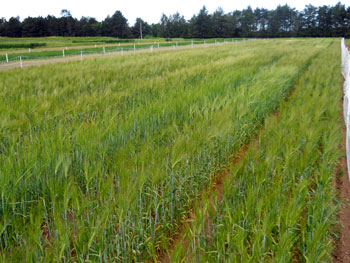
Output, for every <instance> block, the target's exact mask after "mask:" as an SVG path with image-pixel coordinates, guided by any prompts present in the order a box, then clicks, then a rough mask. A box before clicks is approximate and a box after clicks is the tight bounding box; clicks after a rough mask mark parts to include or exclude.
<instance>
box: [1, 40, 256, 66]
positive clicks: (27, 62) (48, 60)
mask: <svg viewBox="0 0 350 263" xmlns="http://www.w3.org/2000/svg"><path fill="white" fill-rule="evenodd" d="M248 41H254V39H249V40H239V41H237V40H233V39H232V41H224V42H219V41H215V42H214V43H207V42H206V41H203V42H202V41H201V43H200V44H198V43H195V42H193V41H192V42H184V43H182V42H179V43H180V44H179V45H178V42H176V43H175V44H174V45H170V46H169V45H167V46H163V47H162V46H160V43H158V44H157V45H149V46H142V47H137V46H136V45H134V47H133V48H123V47H118V48H117V49H115V50H105V48H104V47H102V48H103V49H102V50H100V51H79V52H75V53H73V54H69V55H65V53H64V49H63V50H62V55H61V56H47V57H45V56H43V57H30V58H29V57H28V59H24V58H25V57H21V56H20V57H16V58H13V59H9V58H8V57H7V55H6V60H5V61H0V70H9V69H13V68H24V67H30V66H41V65H45V64H56V63H60V62H71V61H79V60H84V59H89V58H90V59H91V58H103V57H114V56H125V55H133V54H140V53H153V52H159V51H171V50H182V49H189V48H206V47H212V46H216V45H223V44H238V43H243V42H248ZM165 44H167V43H165Z"/></svg>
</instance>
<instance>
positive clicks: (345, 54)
mask: <svg viewBox="0 0 350 263" xmlns="http://www.w3.org/2000/svg"><path fill="white" fill-rule="evenodd" d="M341 65H342V75H343V83H342V84H343V87H342V88H343V94H344V95H343V98H342V101H341V103H343V108H344V110H343V113H342V117H343V119H344V122H345V127H344V129H343V144H342V146H341V149H342V150H344V152H346V156H342V157H341V158H340V160H339V167H338V171H337V173H336V174H335V184H336V188H337V190H338V198H339V199H340V202H341V203H342V204H341V208H340V209H339V212H338V218H339V221H340V225H339V236H338V237H337V238H336V241H335V245H336V248H335V251H334V253H333V262H334V263H344V262H349V260H350V254H349V252H348V251H349V248H350V205H349V195H350V181H349V178H348V176H345V175H349V176H350V172H349V169H348V167H349V166H348V165H349V115H348V114H349V113H348V109H349V97H348V96H349V89H350V79H349V75H350V72H349V71H350V68H349V65H350V53H349V50H348V48H347V46H346V44H345V39H344V38H343V39H342V40H341Z"/></svg>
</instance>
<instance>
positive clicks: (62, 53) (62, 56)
mask: <svg viewBox="0 0 350 263" xmlns="http://www.w3.org/2000/svg"><path fill="white" fill-rule="evenodd" d="M62 57H64V49H63V50H62Z"/></svg>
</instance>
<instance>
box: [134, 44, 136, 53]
mask: <svg viewBox="0 0 350 263" xmlns="http://www.w3.org/2000/svg"><path fill="white" fill-rule="evenodd" d="M134 52H136V45H135V44H134Z"/></svg>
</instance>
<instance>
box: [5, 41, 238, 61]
mask: <svg viewBox="0 0 350 263" xmlns="http://www.w3.org/2000/svg"><path fill="white" fill-rule="evenodd" d="M243 40H245V39H228V40H224V39H206V40H200V39H195V40H193V44H195V45H199V44H201V45H204V44H205V43H207V44H213V43H224V42H225V41H230V42H232V41H235V42H236V41H243ZM115 41H117V42H118V41H121V40H118V39H114V40H109V39H107V40H105V42H98V39H93V40H90V39H87V40H79V41H78V40H73V42H77V43H78V42H79V43H80V44H82V43H83V42H84V45H90V46H91V47H89V48H87V47H84V48H82V47H80V48H75V47H74V46H73V47H70V48H69V49H68V47H67V46H62V49H59V50H57V49H55V50H40V51H35V50H31V52H29V50H28V51H25V52H23V51H22V52H11V53H9V54H8V55H7V57H8V60H9V61H10V62H11V61H17V60H19V59H20V57H21V59H22V60H31V59H48V58H56V57H63V52H64V56H79V55H80V54H81V52H82V53H83V55H87V54H88V55H89V54H103V52H104V51H105V52H106V53H109V52H121V51H122V50H123V51H133V50H140V49H149V48H150V47H151V46H153V48H158V47H160V48H162V47H176V46H189V45H191V44H192V40H184V39H180V40H176V39H175V40H173V41H167V42H164V40H162V39H161V41H162V42H157V41H155V40H154V39H152V40H148V43H147V44H145V43H144V42H146V41H147V40H144V39H143V40H141V41H140V40H133V39H128V42H134V43H128V42H125V41H122V42H121V43H122V45H120V44H118V45H112V46H105V47H103V46H101V44H104V43H109V42H115ZM150 41H151V42H150ZM31 44H32V43H28V44H26V42H25V41H24V42H23V43H22V42H20V43H16V44H12V45H31ZM36 44H43V43H36ZM61 44H62V45H64V42H62V43H61ZM95 44H99V46H98V47H97V46H96V47H95ZM1 45H4V46H6V45H11V44H1V43H0V48H1ZM63 50H64V51H63ZM6 62H7V61H6V52H2V54H0V63H6Z"/></svg>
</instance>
